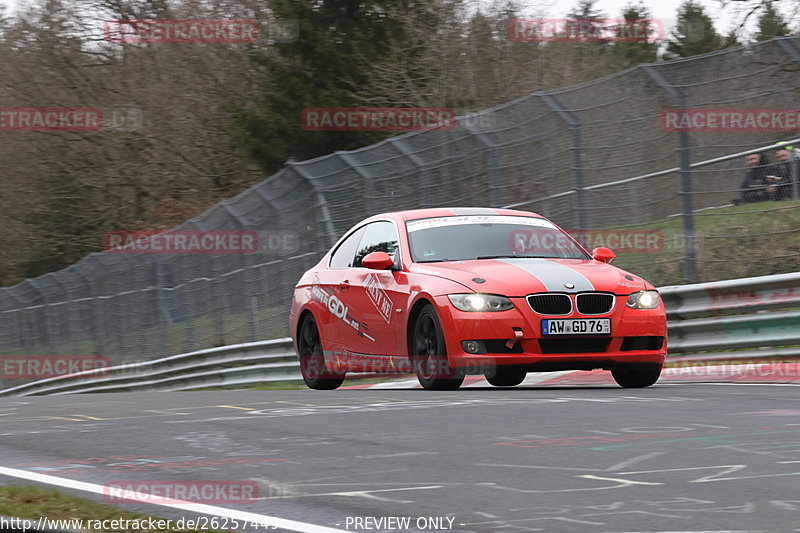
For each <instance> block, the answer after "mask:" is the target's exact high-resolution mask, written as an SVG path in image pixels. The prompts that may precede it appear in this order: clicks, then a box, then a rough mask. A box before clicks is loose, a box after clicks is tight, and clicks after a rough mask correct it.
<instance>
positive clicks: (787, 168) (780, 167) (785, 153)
mask: <svg viewBox="0 0 800 533" xmlns="http://www.w3.org/2000/svg"><path fill="white" fill-rule="evenodd" d="M775 155H776V156H777V158H778V162H777V163H775V164H774V165H772V168H771V169H770V172H769V175H768V176H767V181H768V185H767V189H766V192H767V195H769V197H770V198H771V199H773V200H787V199H789V198H792V196H793V187H792V185H793V183H794V181H795V180H797V179H798V178H800V160H798V158H797V157H796V156H793V154H792V147H791V146H782V147H780V148H779V149H778V150H777V151H776V152H775ZM792 167H794V168H792Z"/></svg>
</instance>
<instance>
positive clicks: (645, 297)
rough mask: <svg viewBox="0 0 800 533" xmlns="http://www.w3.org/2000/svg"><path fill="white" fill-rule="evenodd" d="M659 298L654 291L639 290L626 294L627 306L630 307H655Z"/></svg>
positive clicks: (659, 300)
mask: <svg viewBox="0 0 800 533" xmlns="http://www.w3.org/2000/svg"><path fill="white" fill-rule="evenodd" d="M659 302H661V298H660V297H659V296H658V292H656V291H639V292H634V293H633V294H631V295H630V296H628V307H630V308H631V309H655V308H656V307H658V304H659Z"/></svg>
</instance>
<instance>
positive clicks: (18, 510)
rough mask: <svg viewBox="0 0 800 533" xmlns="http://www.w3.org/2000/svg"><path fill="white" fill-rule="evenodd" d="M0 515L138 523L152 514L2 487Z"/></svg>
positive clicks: (51, 493)
mask: <svg viewBox="0 0 800 533" xmlns="http://www.w3.org/2000/svg"><path fill="white" fill-rule="evenodd" d="M0 515H4V516H9V517H17V518H29V519H33V520H38V519H39V517H45V518H48V519H51V520H59V519H63V520H67V519H72V518H75V519H83V520H118V519H123V520H137V519H139V520H141V519H143V518H147V517H148V516H152V515H144V514H141V513H135V512H131V511H126V510H124V509H120V508H117V507H114V506H112V505H107V504H104V503H98V502H95V501H92V500H87V499H84V498H78V497H75V496H68V495H65V494H62V493H60V492H59V491H57V490H55V489H45V488H40V487H28V486H5V487H0ZM153 518H154V519H155V520H163V519H161V518H159V517H155V516H153ZM176 521H177V519H173V522H176ZM92 531H104V532H120V533H122V532H125V533H127V532H128V531H129V530H127V529H102V530H92ZM136 531H138V532H142V533H143V532H148V531H196V532H198V533H199V532H201V531H204V532H205V533H208V532H209V531H212V530H209V529H206V530H202V529H174V528H170V529H146V528H145V529H137V530H136Z"/></svg>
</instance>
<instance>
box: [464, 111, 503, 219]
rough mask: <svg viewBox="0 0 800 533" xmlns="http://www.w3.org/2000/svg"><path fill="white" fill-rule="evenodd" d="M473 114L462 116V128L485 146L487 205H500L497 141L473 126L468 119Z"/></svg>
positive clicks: (501, 180) (500, 174)
mask: <svg viewBox="0 0 800 533" xmlns="http://www.w3.org/2000/svg"><path fill="white" fill-rule="evenodd" d="M473 116H475V115H468V116H466V117H462V118H461V120H462V121H463V123H464V129H465V130H467V131H468V132H469V133H471V134H472V135H474V136H475V137H476V138H477V139H478V140H479V141H480V142H481V144H483V145H484V146H485V147H486V169H487V170H488V171H489V207H501V206H502V205H503V200H502V195H501V190H500V189H501V188H502V183H503V171H502V170H501V169H500V165H499V161H498V160H499V156H498V154H497V143H495V142H494V141H493V140H492V139H491V138H489V136H488V135H486V134H485V133H484V132H482V131H479V130H477V129H476V128H475V125H474V124H473V123H472V121H471V120H470V118H471V117H473Z"/></svg>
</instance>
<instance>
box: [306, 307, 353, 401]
mask: <svg viewBox="0 0 800 533" xmlns="http://www.w3.org/2000/svg"><path fill="white" fill-rule="evenodd" d="M297 349H298V356H299V358H300V373H301V374H302V375H303V381H305V382H306V385H308V387H309V388H311V389H319V390H331V389H335V388H337V387H339V386H340V385H341V384H342V382H343V381H344V377H345V374H338V373H334V372H331V371H329V370H328V369H327V368H326V367H325V356H324V355H323V353H322V339H321V338H320V336H319V329H318V328H317V321H316V320H314V317H313V316H311V315H309V316H308V317H306V319H305V320H303V325H302V326H300V335H299V336H298V338H297Z"/></svg>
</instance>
